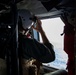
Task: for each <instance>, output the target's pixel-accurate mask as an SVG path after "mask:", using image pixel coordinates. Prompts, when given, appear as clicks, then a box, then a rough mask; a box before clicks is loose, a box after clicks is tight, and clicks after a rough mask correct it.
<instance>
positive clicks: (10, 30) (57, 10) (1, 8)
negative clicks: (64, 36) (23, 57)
mask: <svg viewBox="0 0 76 75" xmlns="http://www.w3.org/2000/svg"><path fill="white" fill-rule="evenodd" d="M18 9H28V10H29V11H30V12H31V13H33V14H34V15H36V16H38V18H39V19H41V20H42V19H48V18H56V17H60V18H61V19H62V21H63V22H64V23H65V24H66V23H69V24H71V25H72V26H74V29H75V34H76V1H75V0H33V1H32V0H1V1H0V58H2V59H5V60H6V65H7V75H22V72H21V71H20V70H21V69H20V67H21V65H19V64H18V63H19V62H20V61H19V60H18V24H17V23H18V18H17V16H18V12H17V10H18ZM68 30H69V29H68ZM75 37H76V36H75ZM75 50H76V38H75V40H74V58H75V63H74V66H75V65H76V51H75ZM2 63H3V62H2ZM2 63H1V64H2ZM3 65H4V64H3ZM14 66H15V67H14ZM2 67H3V66H2ZM4 67H6V66H4ZM75 67H76V66H75ZM43 68H44V73H43V74H45V75H66V72H64V74H57V73H59V72H58V71H57V72H56V70H58V69H56V68H53V67H47V66H43ZM52 71H53V72H54V71H55V72H56V74H53V72H52ZM63 71H64V70H63ZM3 72H4V71H3ZM3 72H2V73H1V72H0V73H1V75H5V74H4V73H3ZM48 72H52V74H50V73H49V74H48ZM60 72H61V71H60ZM74 72H75V74H76V71H74ZM5 73H6V72H5ZM46 73H47V74H46ZM61 73H62V72H61Z"/></svg>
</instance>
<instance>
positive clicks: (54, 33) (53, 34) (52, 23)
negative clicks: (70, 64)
mask: <svg viewBox="0 0 76 75" xmlns="http://www.w3.org/2000/svg"><path fill="white" fill-rule="evenodd" d="M42 27H43V29H44V31H45V33H46V36H47V37H48V39H49V41H50V42H51V43H52V44H53V45H54V51H55V54H56V59H55V61H53V62H50V63H47V64H44V63H43V64H44V65H47V66H49V67H54V68H58V69H66V64H67V59H68V57H67V54H66V53H65V52H64V49H63V46H64V45H63V43H64V40H63V39H64V38H63V37H64V36H61V35H60V34H61V33H63V28H64V23H63V22H62V20H61V19H60V18H59V17H58V18H53V19H45V20H42ZM40 41H41V42H42V39H41V35H40Z"/></svg>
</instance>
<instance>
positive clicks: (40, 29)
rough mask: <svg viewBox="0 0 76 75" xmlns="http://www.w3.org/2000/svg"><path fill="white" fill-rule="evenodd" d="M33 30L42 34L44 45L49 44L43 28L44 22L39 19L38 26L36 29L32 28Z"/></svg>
mask: <svg viewBox="0 0 76 75" xmlns="http://www.w3.org/2000/svg"><path fill="white" fill-rule="evenodd" d="M32 28H33V29H35V30H36V31H38V32H39V33H40V34H41V37H42V40H43V43H49V40H48V38H47V37H46V34H45V32H44V30H43V28H42V22H41V21H40V20H39V19H38V18H37V25H36V27H34V26H32Z"/></svg>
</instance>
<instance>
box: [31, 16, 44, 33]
mask: <svg viewBox="0 0 76 75" xmlns="http://www.w3.org/2000/svg"><path fill="white" fill-rule="evenodd" d="M36 18H37V22H36V26H34V25H32V28H33V29H35V30H36V31H38V32H41V31H42V30H43V29H42V22H41V21H40V20H39V19H38V17H36Z"/></svg>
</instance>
